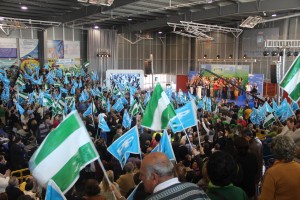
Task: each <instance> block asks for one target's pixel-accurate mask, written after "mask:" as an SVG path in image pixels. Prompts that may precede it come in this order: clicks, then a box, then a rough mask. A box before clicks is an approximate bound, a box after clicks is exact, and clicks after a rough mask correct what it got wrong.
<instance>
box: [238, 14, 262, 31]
mask: <svg viewBox="0 0 300 200" xmlns="http://www.w3.org/2000/svg"><path fill="white" fill-rule="evenodd" d="M261 21H262V17H260V16H254V17H252V16H249V17H248V18H247V19H245V20H244V21H243V22H242V23H241V24H240V27H243V28H253V27H254V26H256V24H258V23H260V22H261Z"/></svg>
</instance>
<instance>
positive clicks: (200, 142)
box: [197, 120, 201, 147]
mask: <svg viewBox="0 0 300 200" xmlns="http://www.w3.org/2000/svg"><path fill="white" fill-rule="evenodd" d="M199 122H200V121H199V120H197V134H198V140H199V147H201V141H200V135H199Z"/></svg>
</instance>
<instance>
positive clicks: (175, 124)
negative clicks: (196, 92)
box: [169, 101, 197, 133]
mask: <svg viewBox="0 0 300 200" xmlns="http://www.w3.org/2000/svg"><path fill="white" fill-rule="evenodd" d="M175 112H176V116H175V117H173V118H172V119H171V120H170V123H169V125H170V127H171V128H172V131H173V132H174V133H176V132H181V131H183V130H184V129H187V128H190V127H192V126H196V125H197V107H196V104H195V101H190V102H188V103H187V104H185V105H184V106H182V107H180V108H177V109H176V110H175Z"/></svg>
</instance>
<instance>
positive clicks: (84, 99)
mask: <svg viewBox="0 0 300 200" xmlns="http://www.w3.org/2000/svg"><path fill="white" fill-rule="evenodd" d="M88 99H89V97H87V96H86V93H85V92H84V91H83V92H81V95H80V97H79V101H80V102H82V101H86V100H88Z"/></svg>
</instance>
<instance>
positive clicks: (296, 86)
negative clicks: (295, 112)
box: [280, 55, 300, 102]
mask: <svg viewBox="0 0 300 200" xmlns="http://www.w3.org/2000/svg"><path fill="white" fill-rule="evenodd" d="M280 87H281V88H282V89H284V90H285V91H286V92H287V93H288V94H289V97H290V98H291V99H292V100H293V101H295V102H298V101H299V100H300V55H298V56H297V58H296V59H295V60H294V62H293V63H292V65H291V66H290V68H289V70H288V71H287V73H286V74H285V75H284V77H283V79H282V80H281V81H280Z"/></svg>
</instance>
